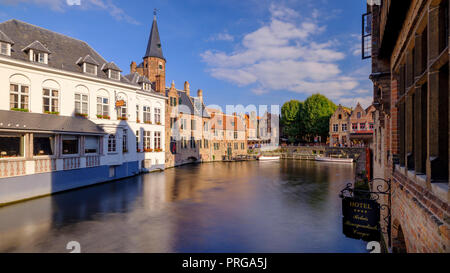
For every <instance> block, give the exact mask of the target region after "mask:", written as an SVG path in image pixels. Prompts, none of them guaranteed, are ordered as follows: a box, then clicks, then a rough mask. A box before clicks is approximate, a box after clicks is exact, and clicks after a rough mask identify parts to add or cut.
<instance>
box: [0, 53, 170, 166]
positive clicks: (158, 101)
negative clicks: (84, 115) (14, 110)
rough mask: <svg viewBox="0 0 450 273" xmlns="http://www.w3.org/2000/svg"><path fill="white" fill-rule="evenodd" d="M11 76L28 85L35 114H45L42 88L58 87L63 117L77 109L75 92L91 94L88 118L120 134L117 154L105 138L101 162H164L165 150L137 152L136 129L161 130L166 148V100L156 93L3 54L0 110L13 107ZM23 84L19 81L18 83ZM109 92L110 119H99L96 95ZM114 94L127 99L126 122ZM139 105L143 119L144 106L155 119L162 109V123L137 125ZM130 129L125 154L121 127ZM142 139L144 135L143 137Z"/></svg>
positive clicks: (70, 114) (31, 106)
mask: <svg viewBox="0 0 450 273" xmlns="http://www.w3.org/2000/svg"><path fill="white" fill-rule="evenodd" d="M11 79H13V80H14V81H22V82H23V83H25V84H27V85H28V86H29V90H30V91H29V94H30V97H29V110H30V112H32V113H43V98H42V92H43V91H42V89H43V87H44V86H45V87H51V88H55V89H58V90H59V112H60V115H63V116H72V115H73V114H74V112H75V93H76V92H80V91H81V92H83V93H87V94H88V96H89V101H88V103H89V106H88V108H89V113H88V114H89V119H90V120H91V121H93V122H94V123H96V124H99V125H101V126H102V127H104V128H105V129H107V131H108V132H109V133H114V134H116V135H117V154H108V149H107V139H108V138H107V136H105V137H104V141H103V145H104V146H103V152H104V158H102V160H101V163H102V164H110V163H114V164H117V163H122V162H126V161H136V160H142V159H144V158H145V159H152V162H156V160H158V162H160V164H161V163H162V164H163V163H164V161H165V158H164V151H163V152H160V153H145V154H137V153H136V144H135V143H136V140H135V131H136V130H141V131H142V130H146V131H151V132H152V145H153V135H154V134H153V132H155V131H159V132H161V148H162V149H163V150H164V148H165V147H164V143H165V141H164V137H165V133H164V123H165V118H164V117H165V99H164V98H161V97H158V96H155V95H153V94H145V92H138V90H137V88H136V86H133V85H129V84H123V83H120V82H118V81H114V80H104V79H100V78H96V77H91V76H88V75H84V74H82V73H71V72H65V71H60V70H56V69H52V68H47V67H42V66H41V65H40V66H37V65H34V64H31V63H27V62H23V61H17V60H12V59H10V58H7V57H2V56H0V90H2V91H1V92H0V110H10V96H9V89H10V87H9V86H10V83H11ZM19 83H20V82H19ZM100 94H102V95H106V96H107V97H108V98H109V116H110V117H111V119H110V120H106V119H98V118H97V117H96V114H97V102H96V100H97V95H100ZM115 94H120V95H122V96H123V97H125V98H126V100H127V114H128V117H127V118H128V120H127V121H120V120H117V116H116V110H115ZM136 104H140V105H139V106H140V111H141V118H140V120H141V122H143V119H142V108H143V106H144V104H145V105H147V106H150V107H151V112H152V121H153V120H154V113H155V112H154V109H155V107H159V108H160V109H161V125H156V124H154V123H153V124H144V123H140V124H137V123H136V122H135V121H136ZM123 128H128V153H124V154H122V137H123V136H122V130H123ZM140 138H141V141H142V135H141V136H140Z"/></svg>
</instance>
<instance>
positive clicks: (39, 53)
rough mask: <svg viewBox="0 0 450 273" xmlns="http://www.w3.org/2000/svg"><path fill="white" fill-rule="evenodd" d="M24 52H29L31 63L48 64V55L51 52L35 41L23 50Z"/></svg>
mask: <svg viewBox="0 0 450 273" xmlns="http://www.w3.org/2000/svg"><path fill="white" fill-rule="evenodd" d="M22 51H24V52H28V56H29V60H30V61H31V62H35V63H41V64H48V55H49V54H50V50H48V48H47V47H45V46H44V45H43V44H42V43H41V42H39V41H34V42H32V43H31V44H29V45H28V46H27V47H25V48H24V49H22Z"/></svg>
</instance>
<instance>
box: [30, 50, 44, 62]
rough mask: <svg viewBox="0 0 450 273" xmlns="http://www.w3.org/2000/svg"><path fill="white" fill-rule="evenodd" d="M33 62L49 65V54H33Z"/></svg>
mask: <svg viewBox="0 0 450 273" xmlns="http://www.w3.org/2000/svg"><path fill="white" fill-rule="evenodd" d="M32 58H33V62H36V63H41V64H45V63H47V61H46V60H47V53H41V52H33V55H32Z"/></svg>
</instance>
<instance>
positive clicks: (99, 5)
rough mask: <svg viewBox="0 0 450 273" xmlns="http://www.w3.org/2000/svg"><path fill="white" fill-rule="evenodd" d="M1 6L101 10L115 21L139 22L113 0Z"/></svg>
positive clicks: (25, 0)
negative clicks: (41, 6) (40, 6)
mask: <svg viewBox="0 0 450 273" xmlns="http://www.w3.org/2000/svg"><path fill="white" fill-rule="evenodd" d="M0 4H7V5H18V4H34V5H43V6H47V7H49V8H50V9H51V10H53V11H58V12H64V11H66V10H67V8H70V7H72V8H73V7H79V8H81V9H83V10H90V9H100V10H104V11H106V12H108V13H109V15H111V16H112V17H113V18H114V19H116V20H119V21H122V20H123V21H126V22H128V23H130V24H136V25H138V24H139V22H138V21H136V20H135V19H134V18H133V17H131V16H129V15H127V14H126V13H125V11H124V10H122V9H121V8H119V7H118V6H117V5H116V4H114V3H113V1H112V0H0Z"/></svg>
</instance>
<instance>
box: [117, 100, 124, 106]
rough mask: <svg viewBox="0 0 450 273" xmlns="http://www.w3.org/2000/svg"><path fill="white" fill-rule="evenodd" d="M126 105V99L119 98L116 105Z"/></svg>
mask: <svg viewBox="0 0 450 273" xmlns="http://www.w3.org/2000/svg"><path fill="white" fill-rule="evenodd" d="M122 106H125V101H124V100H117V101H116V107H122Z"/></svg>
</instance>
